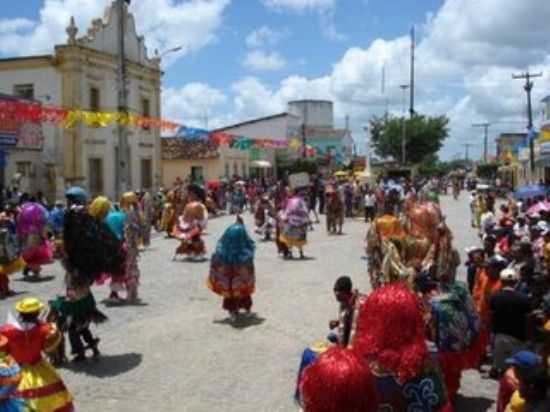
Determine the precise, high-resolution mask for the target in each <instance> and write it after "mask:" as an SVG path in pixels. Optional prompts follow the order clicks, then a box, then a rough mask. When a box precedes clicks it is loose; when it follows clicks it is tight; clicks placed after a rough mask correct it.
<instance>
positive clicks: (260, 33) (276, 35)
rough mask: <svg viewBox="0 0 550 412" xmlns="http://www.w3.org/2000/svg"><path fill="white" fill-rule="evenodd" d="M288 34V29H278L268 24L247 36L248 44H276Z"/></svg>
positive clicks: (253, 45) (255, 45) (256, 46)
mask: <svg viewBox="0 0 550 412" xmlns="http://www.w3.org/2000/svg"><path fill="white" fill-rule="evenodd" d="M287 35H288V31H287V30H276V29H272V28H270V27H268V26H262V27H260V28H258V29H256V30H254V31H252V32H251V33H250V34H249V35H248V36H246V45H247V46H248V47H252V48H260V47H266V46H275V45H277V44H278V43H279V42H280V41H281V40H282V39H283V38H284V37H286V36H287Z"/></svg>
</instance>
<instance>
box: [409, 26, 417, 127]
mask: <svg viewBox="0 0 550 412" xmlns="http://www.w3.org/2000/svg"><path fill="white" fill-rule="evenodd" d="M415 47H416V34H415V28H414V25H413V26H412V28H411V76H410V80H409V84H410V86H411V89H410V92H411V96H410V102H409V103H410V106H409V114H410V116H411V118H412V117H413V116H414V50H415Z"/></svg>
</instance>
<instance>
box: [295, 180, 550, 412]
mask: <svg viewBox="0 0 550 412" xmlns="http://www.w3.org/2000/svg"><path fill="white" fill-rule="evenodd" d="M452 183H454V182H452ZM453 186H454V185H453ZM456 186H457V187H458V191H460V188H461V186H460V185H458V184H457V185H456ZM453 189H454V187H453ZM403 191H404V198H403V200H402V204H401V206H400V207H397V206H396V205H395V204H391V203H390V204H386V205H385V209H384V212H382V213H381V214H380V215H378V217H375V218H374V219H373V222H372V224H371V225H370V226H369V229H368V234H367V240H366V244H367V257H368V259H369V274H370V278H371V285H372V288H373V292H372V293H370V294H369V295H363V294H361V293H359V292H358V291H357V290H355V289H353V286H352V281H351V279H350V278H349V277H347V276H342V277H340V278H339V279H337V281H336V283H335V285H334V294H335V298H336V300H337V302H338V304H339V312H338V314H339V316H338V319H336V320H331V321H330V322H329V328H330V330H331V331H330V333H329V335H328V336H327V338H326V339H325V340H323V341H321V342H318V343H316V344H314V345H312V346H311V347H308V348H306V350H305V351H304V353H303V357H302V363H301V366H300V373H299V377H298V383H297V390H296V398H297V400H298V401H299V402H300V405H301V406H302V408H303V410H304V411H305V412H321V411H322V412H329V411H344V410H345V411H352V412H354V411H357V412H359V411H380V410H388V411H408V410H415V411H416V410H418V411H452V410H454V409H453V401H454V399H455V397H456V394H457V393H458V391H459V389H460V384H461V375H462V372H463V371H465V370H468V369H473V370H479V372H480V373H482V371H483V373H484V374H486V377H487V378H492V379H496V380H498V382H499V389H498V393H495V399H497V411H498V412H514V411H547V410H550V397H549V396H548V389H549V375H548V355H549V354H550V352H549V350H550V287H549V286H550V285H549V284H548V280H547V279H548V270H549V269H550V227H549V226H548V222H549V218H550V203H548V202H547V200H546V199H545V198H543V197H538V198H534V199H514V198H513V197H510V198H509V199H508V201H507V202H502V204H500V207H499V213H495V207H496V205H497V203H499V202H497V201H496V200H495V198H496V196H495V194H494V193H491V192H489V191H486V190H482V191H478V192H476V193H472V203H471V206H472V225H473V226H475V227H477V228H479V230H480V232H479V235H480V245H479V246H478V245H475V246H472V247H470V248H468V249H467V250H466V254H467V256H468V258H467V261H466V262H465V265H466V270H467V282H464V283H463V282H460V281H459V280H457V278H456V271H457V268H458V267H459V265H460V257H459V254H458V251H457V250H456V248H455V245H454V244H453V242H452V238H453V237H452V233H451V232H450V230H449V228H448V227H447V225H446V223H445V218H444V216H443V215H442V214H441V211H440V209H439V206H438V205H437V191H438V186H437V185H430V184H428V185H425V186H424V187H423V188H422V189H421V190H419V191H417V190H414V189H407V188H406V185H405V186H404V188H403ZM456 199H457V200H460V199H461V198H460V197H459V196H456ZM396 211H398V212H396ZM486 366H487V367H488V368H486Z"/></svg>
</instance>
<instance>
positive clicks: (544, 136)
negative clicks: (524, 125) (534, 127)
mask: <svg viewBox="0 0 550 412" xmlns="http://www.w3.org/2000/svg"><path fill="white" fill-rule="evenodd" d="M539 142H550V130H546V129H543V130H541V131H540V135H539Z"/></svg>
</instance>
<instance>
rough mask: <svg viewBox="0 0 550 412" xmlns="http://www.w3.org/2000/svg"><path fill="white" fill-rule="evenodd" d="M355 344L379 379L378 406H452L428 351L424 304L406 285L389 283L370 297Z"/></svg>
mask: <svg viewBox="0 0 550 412" xmlns="http://www.w3.org/2000/svg"><path fill="white" fill-rule="evenodd" d="M388 325H390V326H389V327H388ZM352 348H353V350H354V351H356V352H357V353H358V354H359V355H360V356H361V357H362V358H363V359H364V360H365V361H366V362H367V364H368V365H369V368H370V372H371V375H372V377H373V380H374V386H375V397H374V399H373V408H372V410H388V411H408V410H414V411H433V412H441V411H446V412H447V411H451V410H452V407H451V406H450V403H449V402H448V398H447V393H446V389H445V383H444V381H443V377H442V375H441V371H440V370H439V368H438V365H437V363H436V362H434V360H432V359H431V358H430V355H429V352H428V347H427V344H426V341H425V331H424V320H423V318H422V312H421V310H420V302H419V300H418V298H417V297H416V295H415V294H414V293H413V292H411V290H410V289H409V288H408V287H407V286H406V285H405V284H400V283H393V284H390V285H386V286H383V287H381V288H378V289H376V290H375V291H374V292H372V293H371V294H370V295H369V296H368V297H367V299H366V300H365V302H364V303H363V305H362V308H361V311H360V313H359V319H358V322H357V330H356V334H355V338H354V340H353V342H352ZM384 408H385V409H384Z"/></svg>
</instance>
